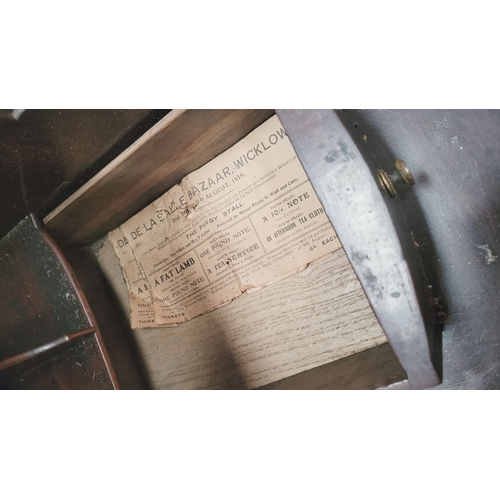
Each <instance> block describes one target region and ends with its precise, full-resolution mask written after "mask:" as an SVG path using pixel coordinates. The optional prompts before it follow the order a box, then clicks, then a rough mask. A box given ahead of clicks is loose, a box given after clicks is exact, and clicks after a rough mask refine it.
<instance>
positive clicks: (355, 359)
mask: <svg viewBox="0 0 500 500" xmlns="http://www.w3.org/2000/svg"><path fill="white" fill-rule="evenodd" d="M405 378H406V373H405V371H404V370H403V368H402V367H401V364H400V363H399V361H398V358H397V357H396V355H395V354H394V351H393V350H392V348H391V346H390V345H389V344H382V345H379V346H377V347H373V348H372V349H367V350H366V351H360V352H358V353H356V354H352V355H351V356H347V357H345V358H342V359H339V360H337V361H334V362H332V363H328V364H326V365H322V366H318V367H317V368H313V369H312V370H307V371H305V372H302V373H298V374H297V375H293V376H292V377H288V378H285V379H283V380H278V381H277V382H274V383H273V384H269V385H267V386H265V387H262V389H274V390H276V389H279V390H284V389H292V390H302V389H309V390H311V389H312V390H318V389H330V390H331V389H347V390H355V389H379V388H385V387H386V386H387V385H389V386H390V387H391V388H393V387H395V386H398V384H400V383H401V380H403V379H405ZM407 382H408V381H406V383H407ZM391 384H392V385H391ZM398 387H399V386H398Z"/></svg>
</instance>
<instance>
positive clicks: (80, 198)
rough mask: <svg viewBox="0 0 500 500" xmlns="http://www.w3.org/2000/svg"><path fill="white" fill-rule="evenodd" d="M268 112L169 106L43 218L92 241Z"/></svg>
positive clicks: (71, 236) (65, 235) (72, 236)
mask: <svg viewBox="0 0 500 500" xmlns="http://www.w3.org/2000/svg"><path fill="white" fill-rule="evenodd" d="M273 114H274V111H271V110H175V111H172V112H170V113H169V114H168V115H167V116H166V117H165V118H163V119H162V120H161V121H160V122H158V123H157V124H156V125H155V126H154V127H152V128H151V129H150V130H149V131H148V132H146V134H144V135H143V136H142V137H141V138H140V139H139V140H137V141H136V142H135V143H134V144H132V146H130V147H129V148H127V149H126V150H125V151H124V152H123V153H122V154H121V155H120V156H118V157H117V158H116V159H115V160H113V161H112V162H111V163H110V164H109V165H108V166H107V167H105V168H104V169H103V170H102V171H101V172H99V174H97V175H96V176H95V177H93V178H92V179H91V180H90V181H89V182H88V183H87V184H85V185H84V186H82V188H80V189H79V190H78V191H77V192H76V193H75V194H74V195H72V196H71V197H70V198H68V199H67V200H66V201H65V202H64V203H63V204H62V205H60V206H59V207H58V208H57V209H56V210H54V211H53V212H51V213H50V214H49V215H48V216H47V217H46V218H45V219H44V223H45V224H46V225H47V228H48V229H50V230H51V231H52V232H53V234H54V235H56V236H57V237H58V238H62V239H65V240H69V241H71V242H73V243H77V244H88V243H92V242H94V241H96V240H97V239H98V238H100V237H102V236H104V235H105V234H107V233H108V232H109V231H111V230H112V229H115V228H116V227H117V226H119V225H120V224H122V223H123V222H125V221H126V220H127V219H129V218H130V217H131V216H132V215H135V214H136V213H137V212H138V211H139V210H141V209H142V208H144V207H145V206H146V205H147V204H149V203H151V202H152V201H154V200H155V199H156V198H158V197H159V196H161V195H162V194H163V193H164V192H165V191H167V190H168V189H170V188H171V187H172V186H173V185H175V184H176V183H178V182H180V181H181V180H182V178H183V177H184V176H186V175H187V174H188V173H190V172H192V171H193V170H196V169H197V168H199V167H201V166H203V165H204V164H205V163H207V162H208V161H210V160H212V159H213V158H214V157H215V156H217V155H219V154H221V153H222V152H224V151H225V150H226V149H228V148H229V147H231V146H233V145H234V144H235V143H236V142H238V141H239V140H240V139H242V138H243V137H244V136H245V135H247V134H248V133H249V132H251V131H252V130H253V129H254V128H255V127H257V126H258V125H260V124H261V123H263V122H264V121H265V120H266V119H267V118H269V117H270V116H272V115H273Z"/></svg>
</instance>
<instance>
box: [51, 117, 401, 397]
mask: <svg viewBox="0 0 500 500" xmlns="http://www.w3.org/2000/svg"><path fill="white" fill-rule="evenodd" d="M272 115H274V111H272V110H176V111H172V112H171V113H169V114H168V115H167V116H166V117H165V118H164V119H163V120H161V121H160V122H159V123H158V124H157V125H155V126H154V127H153V128H152V129H150V130H149V131H148V132H147V133H146V134H145V135H144V136H143V137H141V138H140V139H139V140H138V141H137V142H136V143H134V144H133V145H132V146H131V147H129V148H128V149H127V150H126V151H124V152H123V153H122V154H121V155H120V156H119V157H117V158H116V159H115V160H114V161H113V162H111V163H110V164H109V165H108V166H107V167H105V168H104V169H103V170H102V171H101V172H100V173H99V174H98V175H96V176H95V177H94V178H93V179H91V180H90V181H89V182H88V183H87V184H86V185H84V186H83V187H82V188H81V189H80V190H78V191H77V192H76V193H75V194H74V195H73V196H71V197H70V198H69V199H68V200H66V202H64V203H63V204H62V205H61V206H59V207H58V208H57V209H56V210H54V211H53V212H52V213H51V214H49V215H48V216H47V217H46V218H45V219H44V223H45V227H46V228H47V230H48V231H49V232H50V233H51V234H52V235H53V237H54V238H55V239H56V240H57V241H58V242H59V243H60V244H61V246H63V247H64V250H63V252H64V253H65V255H67V256H68V258H69V260H70V262H72V264H73V266H74V269H75V272H76V275H77V277H78V278H79V279H80V280H83V281H86V282H88V283H87V286H84V287H83V288H84V289H85V288H87V289H88V288H89V287H91V282H92V280H91V279H90V280H89V278H88V276H89V271H88V269H90V267H92V264H91V263H90V264H89V262H90V261H89V260H87V263H86V264H85V265H82V264H81V257H80V256H81V255H82V254H85V255H92V256H93V259H94V261H95V263H96V264H97V265H98V266H99V267H100V270H101V271H102V274H103V275H104V276H105V279H106V282H107V287H108V292H109V294H110V295H111V297H112V301H113V303H114V304H115V306H116V309H117V310H118V311H119V314H120V316H121V318H122V326H123V328H124V330H126V335H127V336H128V338H129V340H130V341H131V342H132V344H133V345H134V346H135V352H136V358H137V362H138V363H139V364H140V365H141V367H142V369H143V371H144V373H145V374H146V377H147V378H148V382H149V385H150V387H152V388H159V389H166V388H172V389H177V388H178V389H186V388H192V389H194V388H203V389H208V388H214V389H215V388H217V389H222V388H287V389H288V388H332V389H334V388H378V387H385V386H388V385H391V384H394V383H396V382H399V381H402V380H405V379H406V373H405V370H404V369H403V368H402V366H401V364H400V363H399V361H398V359H397V357H396V356H395V354H394V352H393V350H392V349H391V347H390V345H389V344H388V341H387V338H386V336H385V335H384V332H383V331H382V329H381V327H380V325H379V323H378V321H377V319H376V317H375V315H374V313H373V310H372V308H371V307H370V303H369V302H368V300H367V297H366V295H365V292H364V291H363V288H362V287H361V285H360V282H359V280H358V278H357V276H356V274H355V272H354V270H353V268H352V266H351V264H350V262H349V260H348V258H347V257H346V254H345V252H344V250H343V249H340V250H338V251H336V252H335V253H334V254H333V256H331V257H330V258H328V259H326V260H324V261H322V262H320V263H317V264H314V265H312V266H310V267H308V268H307V269H306V270H305V271H302V272H301V273H299V274H297V275H295V276H292V277H290V278H287V279H286V280H285V281H282V282H280V283H278V284H276V285H273V286H270V287H268V288H266V289H264V290H262V291H260V292H259V293H256V294H253V295H248V296H242V297H241V298H239V299H238V300H235V301H233V302H232V303H231V304H228V305H226V306H224V307H222V308H220V309H217V310H214V311H211V312H210V313H207V314H205V315H202V316H199V317H197V318H195V319H193V320H190V321H188V322H186V323H184V324H182V325H180V326H178V327H175V328H147V329H134V330H131V329H130V328H128V327H127V326H126V324H127V323H126V321H127V318H128V295H127V289H126V285H125V283H124V280H123V276H122V273H121V269H120V267H119V263H118V260H117V257H116V255H115V254H114V251H113V249H112V248H111V245H110V243H109V241H108V240H107V238H106V234H107V233H108V232H109V231H111V230H113V229H115V228H116V227H118V226H119V225H120V224H122V223H123V222H125V221H126V220H127V219H128V218H130V217H131V216H133V215H135V214H136V213H137V212H138V211H139V210H141V209H142V208H144V207H145V206H146V205H148V204H149V203H151V202H152V201H153V200H155V199H156V198H158V197H159V196H160V195H161V194H163V193H164V192H165V191H167V190H168V189H169V188H171V187H172V186H173V185H174V184H176V183H178V182H180V180H181V179H182V178H183V177H184V176H185V175H187V174H188V173H190V172H192V171H194V170H196V169H197V168H199V167H201V166H203V165H204V164H205V163H207V162H208V161H210V160H211V159H213V158H214V157H216V156H217V155H219V154H220V153H222V152H224V151H225V150H226V149H227V148H229V147H231V146H232V145H234V144H235V143H236V142H238V141H239V140H241V139H242V138H243V137H245V136H246V135H247V134H248V133H249V132H251V131H252V130H253V129H255V128H256V127H257V126H259V125H260V124H261V123H263V122H264V121H265V120H266V119H268V118H269V117H270V116H272ZM75 247H79V248H83V249H84V251H83V253H82V252H81V251H80V254H79V255H80V256H78V252H75V251H74V250H71V248H75ZM89 266H90V267H89ZM94 303H95V306H93V307H95V308H96V309H100V308H101V307H100V304H99V300H95V301H94ZM106 307H109V306H106ZM95 314H96V317H97V316H100V317H103V318H104V317H105V316H106V310H105V309H103V310H102V311H99V312H97V311H96V312H95Z"/></svg>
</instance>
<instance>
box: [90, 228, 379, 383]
mask: <svg viewBox="0 0 500 500" xmlns="http://www.w3.org/2000/svg"><path fill="white" fill-rule="evenodd" d="M93 250H94V252H95V254H96V256H97V259H98V261H99V263H100V265H101V268H102V270H103V272H104V274H105V276H106V278H107V280H108V281H109V283H110V285H111V288H112V290H113V291H114V293H115V295H116V297H117V299H118V302H119V304H120V306H121V308H122V310H123V314H124V315H125V316H126V317H127V318H128V292H127V288H126V285H125V282H124V279H123V275H122V272H121V269H120V266H119V263H118V259H117V258H116V255H115V253H114V251H113V249H112V247H111V244H110V243H109V241H108V240H107V238H104V239H103V240H101V241H100V242H98V243H96V244H95V245H94V246H93ZM132 334H133V337H134V341H135V343H136V345H137V348H138V351H139V353H140V356H141V357H142V363H143V364H144V368H145V370H146V371H147V373H148V375H149V379H150V383H151V385H152V387H154V388H156V389H240V388H257V387H261V386H264V385H267V384H271V383H273V382H276V381H278V380H281V379H284V378H286V377H290V376H292V375H296V374H298V373H301V372H303V371H305V370H310V369H313V368H316V367H318V366H321V365H324V364H326V363H331V362H332V361H334V360H336V359H340V358H344V357H346V356H349V355H352V354H354V353H357V352H360V351H363V350H366V349H370V348H372V347H376V346H378V345H381V344H384V343H385V342H387V340H386V337H385V335H384V333H383V332H382V330H381V328H380V326H379V324H378V322H377V320H376V318H375V316H374V314H373V312H372V309H371V308H370V306H369V304H368V301H367V299H366V296H365V294H364V292H363V291H362V289H361V286H360V284H359V281H358V279H357V278H356V276H355V274H354V272H353V270H352V267H351V265H350V264H349V262H348V260H347V258H346V256H345V253H344V251H343V250H338V251H337V252H335V253H334V254H333V256H332V257H330V258H328V259H326V260H324V261H322V262H319V263H316V264H314V265H312V266H310V267H308V268H307V269H306V270H305V271H302V272H301V273H299V274H297V275H295V276H292V277H290V278H287V279H286V280H284V281H281V282H279V283H277V284H275V285H273V286H271V287H268V288H266V289H264V290H261V291H259V292H257V293H255V294H250V295H247V296H242V297H240V298H238V299H236V300H234V301H233V302H231V303H230V304H228V305H226V306H223V307H221V308H220V309H217V310H215V311H212V312H210V313H208V314H205V315H203V316H199V317H197V318H195V319H193V320H191V321H188V322H186V323H184V324H181V325H180V326H178V327H173V328H145V329H135V330H132Z"/></svg>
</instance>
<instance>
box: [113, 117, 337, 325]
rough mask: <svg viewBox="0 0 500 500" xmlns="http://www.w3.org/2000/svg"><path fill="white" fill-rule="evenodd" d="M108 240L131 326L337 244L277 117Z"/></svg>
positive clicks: (269, 276)
mask: <svg viewBox="0 0 500 500" xmlns="http://www.w3.org/2000/svg"><path fill="white" fill-rule="evenodd" d="M109 239H110V240H111V243H112V244H113V247H114V249H115V252H116V254H117V256H118V258H119V260H120V265H121V267H122V269H123V273H124V277H125V280H126V282H127V286H128V289H129V293H130V317H131V325H132V327H133V328H144V327H153V326H173V325H176V324H178V323H180V322H183V321H187V320H189V319H191V318H194V317H195V316H198V315H200V314H203V313H206V312H208V311H210V310H212V309H215V308H217V307H220V306H222V305H224V304H226V303H228V302H230V301H231V300H233V299H235V298H236V297H239V296H240V295H242V294H243V293H248V292H251V291H256V290H258V289H259V288H262V287H264V286H268V285H270V284H271V283H274V282H276V281H279V280H281V279H283V278H285V277H287V276H290V275H292V274H295V273H297V272H299V271H300V270H302V269H304V268H305V267H307V266H308V265H309V264H310V263H311V262H313V261H315V260H317V259H319V258H322V257H325V256H327V255H330V254H331V253H332V252H334V251H335V250H337V249H338V248H340V243H339V241H338V239H337V237H336V235H335V232H334V230H333V228H332V226H331V224H330V222H329V220H328V218H327V216H326V214H325V213H324V210H323V207H322V206H321V203H320V202H319V200H318V198H317V196H316V194H315V192H314V190H313V188H312V186H311V184H310V182H309V181H308V179H307V176H306V173H305V172H304V169H303V168H302V165H301V164H300V162H299V160H298V158H297V156H296V154H295V151H294V150H293V148H292V145H291V143H290V141H289V139H288V138H287V136H286V133H285V131H284V129H283V127H282V126H281V123H280V121H279V119H278V117H277V116H273V117H272V118H270V119H269V120H268V121H266V122H265V123H264V124H262V125H261V126H260V127H258V128H257V129H256V130H254V131H253V132H251V133H250V134H249V135H248V136H247V137H245V138H244V139H243V140H242V141H240V142H239V143H237V144H236V145H235V146H233V147H232V148H230V149H229V150H227V151H226V152H224V153H223V154H221V155H220V156H218V157H217V158H215V159H214V160H212V161H211V162H209V163H207V164H206V165H205V166H204V167H202V168H200V169H199V170H197V171H195V172H193V173H191V174H189V175H188V176H186V177H185V178H184V179H183V180H182V182H181V183H180V184H178V185H176V186H174V187H173V188H172V189H170V190H169V191H168V192H167V193H165V194H164V195H163V196H161V197H160V198H158V199H157V200H156V201H155V202H153V203H152V204H151V205H149V206H148V207H146V208H145V209H144V210H142V211H141V212H139V213H138V214H137V215H135V216H134V217H132V218H131V219H129V220H128V221H127V222H126V223H124V224H122V225H121V226H120V227H119V228H118V229H116V230H115V231H112V232H111V233H109Z"/></svg>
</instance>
